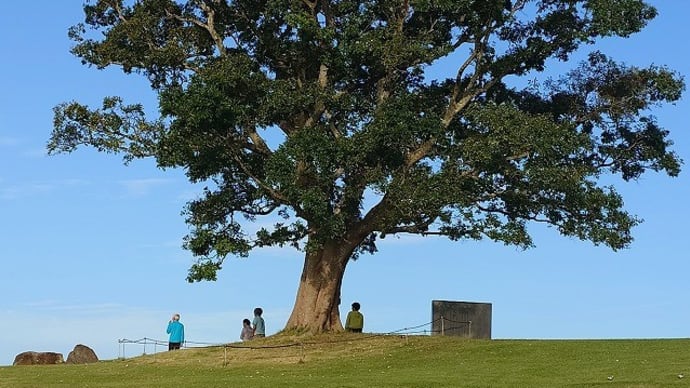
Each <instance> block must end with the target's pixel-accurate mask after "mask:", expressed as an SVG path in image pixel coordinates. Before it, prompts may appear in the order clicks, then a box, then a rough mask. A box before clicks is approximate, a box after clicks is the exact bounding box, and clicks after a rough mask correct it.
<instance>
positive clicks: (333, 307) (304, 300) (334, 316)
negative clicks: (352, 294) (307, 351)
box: [285, 241, 354, 333]
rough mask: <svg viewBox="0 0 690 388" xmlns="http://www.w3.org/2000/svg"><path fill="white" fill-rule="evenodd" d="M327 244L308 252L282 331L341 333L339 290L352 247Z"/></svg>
mask: <svg viewBox="0 0 690 388" xmlns="http://www.w3.org/2000/svg"><path fill="white" fill-rule="evenodd" d="M350 245H351V244H347V243H344V242H337V241H335V242H330V243H328V244H325V245H324V246H323V247H321V248H320V249H317V250H315V251H313V252H307V253H306V254H305V258H304V268H303V269H302V277H301V278H300V283H299V289H298V290H297V297H296V299H295V306H294V308H293V309H292V314H291V315H290V318H289V319H288V322H287V324H286V325H285V330H296V331H303V332H311V333H322V332H333V331H342V330H343V325H342V323H341V322H340V311H339V305H340V286H341V284H342V282H343V275H344V274H345V266H346V265H347V262H348V260H349V258H350V254H351V253H352V250H353V249H354V247H350Z"/></svg>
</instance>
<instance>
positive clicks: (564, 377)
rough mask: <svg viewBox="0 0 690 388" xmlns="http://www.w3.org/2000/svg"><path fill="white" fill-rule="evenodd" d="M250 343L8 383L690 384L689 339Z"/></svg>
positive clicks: (14, 375) (22, 374)
mask: <svg viewBox="0 0 690 388" xmlns="http://www.w3.org/2000/svg"><path fill="white" fill-rule="evenodd" d="M250 344H251V345H252V346H253V347H254V348H236V347H232V348H223V347H215V348H202V349H184V350H181V351H175V352H161V353H157V354H152V355H146V356H140V357H134V358H130V359H125V360H115V361H102V362H99V363H97V364H89V365H52V366H23V367H4V368H0V386H2V387H163V386H177V387H225V386H227V387H230V386H232V387H234V386H237V387H240V386H243V387H271V388H276V387H296V386H301V387H564V386H573V387H595V386H604V385H606V386H611V385H613V386H621V387H667V386H674V385H677V386H690V340H688V339H678V340H589V341H586V340H572V341H555V340H549V341H535V340H493V341H489V340H465V339H460V338H454V337H440V336H437V337H427V336H409V337H408V336H370V335H367V334H364V335H356V334H342V335H331V336H316V337H309V336H279V337H273V338H267V339H263V340H259V341H253V342H251V343H250ZM233 346H244V344H233ZM264 346H265V347H264ZM283 346H284V347H283ZM685 375H688V376H687V377H685ZM680 376H683V377H680Z"/></svg>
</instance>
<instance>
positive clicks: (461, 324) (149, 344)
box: [117, 317, 472, 366]
mask: <svg viewBox="0 0 690 388" xmlns="http://www.w3.org/2000/svg"><path fill="white" fill-rule="evenodd" d="M437 322H440V329H437V330H434V329H433V325H434V323H437ZM446 323H449V324H454V325H455V326H450V325H446ZM427 326H429V327H430V328H429V329H428V330H427V329H424V330H418V329H421V328H424V327H427ZM461 329H462V330H464V329H467V330H468V335H469V334H471V330H472V321H454V320H451V319H448V318H445V317H440V318H438V319H436V320H433V321H431V322H427V323H424V324H421V325H416V326H411V327H404V328H401V329H398V330H393V331H389V332H385V333H372V334H364V335H362V336H359V337H358V338H343V339H338V340H333V341H329V342H328V343H340V342H353V341H364V340H368V339H371V338H374V337H385V336H404V337H407V336H408V335H432V334H440V335H445V334H446V333H453V332H457V331H459V330H461ZM117 342H118V353H117V356H118V359H126V358H127V356H126V346H127V345H136V346H143V347H144V349H143V354H144V355H146V354H148V353H147V349H148V350H152V354H154V355H155V354H156V353H158V352H159V351H166V350H167V349H168V341H164V340H159V339H155V338H148V337H144V338H140V339H136V340H131V339H127V338H123V339H119V340H117ZM319 343H322V342H319ZM316 344H318V343H317V342H309V341H305V342H292V343H288V344H282V345H249V344H247V343H246V342H245V343H241V344H239V345H238V344H233V343H213V342H198V341H185V342H184V343H183V344H182V346H181V347H183V348H187V349H190V348H223V349H224V357H223V366H226V365H227V351H228V349H280V348H292V347H297V346H299V347H300V348H301V349H300V350H301V356H302V359H303V358H304V347H305V346H308V345H316ZM159 347H160V348H162V349H161V350H159Z"/></svg>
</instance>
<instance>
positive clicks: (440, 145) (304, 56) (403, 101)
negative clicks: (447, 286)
mask: <svg viewBox="0 0 690 388" xmlns="http://www.w3.org/2000/svg"><path fill="white" fill-rule="evenodd" d="M84 11H85V21H84V23H82V24H79V25H76V26H74V27H72V28H71V29H70V31H69V36H70V38H71V39H72V40H73V41H74V42H75V45H74V46H73V49H72V52H73V54H74V55H76V56H78V57H79V58H81V59H82V61H83V63H84V64H87V65H90V66H95V67H97V68H105V67H111V66H115V67H119V68H121V69H122V70H123V71H124V72H126V73H139V74H141V75H143V76H145V77H147V78H148V80H149V81H150V85H151V88H152V89H153V90H154V91H155V92H156V93H157V95H158V97H159V110H160V117H156V118H150V117H146V116H145V114H144V108H143V107H142V106H141V105H139V104H136V103H133V104H131V103H126V102H124V101H123V100H122V99H121V98H119V97H117V96H111V97H106V98H105V99H104V100H103V104H102V106H101V107H98V108H90V107H88V106H86V105H84V104H81V103H79V102H75V101H72V102H65V103H62V104H60V105H58V106H57V107H55V109H54V110H55V123H54V130H53V133H52V136H51V139H50V141H49V144H48V150H49V152H50V153H59V152H72V151H73V150H75V149H76V148H77V147H79V146H84V145H85V146H91V147H95V148H96V149H98V150H100V151H104V152H114V153H119V154H122V155H123V156H124V158H125V161H126V162H129V161H131V160H133V159H137V158H144V157H153V158H155V159H156V161H157V163H158V165H159V166H160V167H163V168H168V167H172V168H182V169H184V171H185V172H186V174H187V177H188V179H189V180H190V181H191V182H195V183H199V182H204V183H206V184H207V187H206V188H205V189H204V191H203V195H202V196H201V197H200V198H199V199H197V200H193V201H191V202H189V203H188V205H187V207H186V209H185V214H186V221H187V223H188V224H189V225H190V226H191V232H190V234H189V235H188V236H187V237H186V238H185V241H184V246H185V248H187V249H188V250H190V251H191V252H192V253H193V254H194V255H195V256H196V257H197V262H196V263H195V264H194V265H192V267H191V268H190V270H189V274H188V278H187V279H188V280H189V281H199V280H215V279H216V273H217V271H218V270H220V269H221V267H222V264H223V261H224V260H225V259H226V258H227V257H228V256H241V257H244V256H248V255H249V254H250V252H251V251H252V250H253V249H254V248H257V247H265V246H290V247H294V248H296V249H299V250H302V251H304V252H305V265H304V270H303V274H302V278H301V280H300V288H299V290H298V295H297V300H296V304H295V308H294V310H293V314H292V316H291V317H290V320H289V321H288V325H287V327H288V328H297V329H309V330H313V331H322V330H339V329H340V328H341V326H340V321H339V313H338V304H339V302H340V301H339V298H340V286H341V282H342V278H343V273H344V271H345V267H346V265H347V263H348V261H349V260H352V259H356V258H357V257H358V255H359V254H361V253H366V252H368V253H373V252H375V251H376V242H377V240H378V239H381V238H385V237H386V236H387V235H392V234H400V233H410V234H422V235H440V236H445V237H447V238H450V239H452V240H461V239H477V240H479V239H483V238H487V239H490V240H494V241H499V242H503V243H505V244H511V245H517V246H519V247H523V248H528V247H531V246H532V245H533V242H532V239H531V237H530V235H529V233H528V230H527V225H528V224H529V223H530V222H540V223H546V224H548V225H551V226H553V227H554V228H555V229H556V230H558V232H560V233H561V234H563V235H565V236H573V237H576V238H579V239H583V240H589V241H591V242H593V243H594V244H604V245H607V246H609V247H611V248H612V249H620V248H624V247H626V246H628V245H629V244H630V243H631V241H632V235H631V229H632V228H633V227H634V226H635V225H636V224H638V223H639V220H638V219H637V218H636V217H635V216H634V215H631V214H629V213H628V212H627V211H626V210H625V209H624V207H623V199H622V198H621V196H620V195H619V194H618V193H617V191H616V190H615V188H614V187H612V186H607V185H604V184H603V183H602V179H601V178H602V177H607V176H610V175H617V176H620V177H621V178H622V179H624V180H631V179H636V178H638V177H639V176H640V175H641V174H643V173H645V172H646V171H649V170H652V171H665V172H666V173H667V174H669V175H671V176H675V175H677V174H678V173H679V171H680V165H681V161H680V159H679V158H678V156H677V155H676V154H675V153H674V152H673V151H672V150H671V148H670V147H671V145H672V142H671V141H670V140H669V138H668V134H669V133H668V131H667V130H666V129H664V128H663V127H662V126H661V125H660V124H659V123H658V122H657V121H656V119H655V118H654V116H652V114H651V110H652V109H653V108H654V107H656V106H658V105H660V104H663V103H668V102H673V101H676V100H678V99H679V98H680V97H681V94H682V92H683V90H684V84H683V81H682V78H681V77H680V76H679V75H678V74H676V73H675V72H674V71H672V70H670V69H667V68H666V67H663V66H649V67H646V68H639V67H634V66H628V65H625V64H622V63H617V62H616V61H614V60H613V59H611V58H609V57H608V56H607V55H605V53H601V52H598V51H593V52H591V53H590V54H589V55H588V56H587V59H586V60H585V61H584V62H583V63H580V64H575V65H574V66H572V69H571V70H570V71H568V72H567V73H564V74H560V75H556V76H553V77H551V78H549V79H548V80H547V81H545V82H541V83H537V82H528V81H529V80H530V79H532V78H534V76H535V74H539V73H541V72H545V71H547V68H548V67H549V65H550V64H553V63H555V62H556V61H563V62H567V61H569V60H570V57H571V55H573V53H575V51H576V50H578V49H580V48H581V46H584V45H590V44H593V43H595V42H596V41H597V40H598V39H600V38H603V37H608V36H620V37H629V36H630V35H632V34H634V33H635V32H638V31H640V30H641V29H642V28H644V26H645V25H646V24H647V23H648V22H649V21H650V20H651V19H653V18H654V17H655V16H656V10H655V9H654V8H653V7H651V6H650V5H649V4H646V3H645V2H644V1H641V0H512V1H511V0H380V1H348V0H187V1H174V0H138V1H123V0H96V1H89V2H87V4H86V5H85V6H84ZM440 60H444V61H446V63H450V66H452V70H451V71H450V72H448V73H447V74H445V75H444V76H443V77H436V78H431V77H429V75H428V69H429V68H430V67H432V66H434V65H435V64H437V63H438V61H440ZM447 66H448V65H446V67H447ZM519 85H526V86H519ZM367 201H370V202H372V201H373V205H371V206H368V205H367V203H368V202H367ZM259 218H267V219H269V220H271V222H273V226H272V227H265V228H261V229H260V230H259V231H258V232H256V233H254V234H250V233H248V232H247V231H246V225H247V223H248V222H252V221H255V220H257V219H259Z"/></svg>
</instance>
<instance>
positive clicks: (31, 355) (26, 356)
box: [12, 352, 64, 365]
mask: <svg viewBox="0 0 690 388" xmlns="http://www.w3.org/2000/svg"><path fill="white" fill-rule="evenodd" d="M63 362H64V361H63V358H62V354H61V353H54V352H24V353H19V354H17V356H16V357H14V363H13V364H12V365H50V364H62V363H63Z"/></svg>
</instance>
